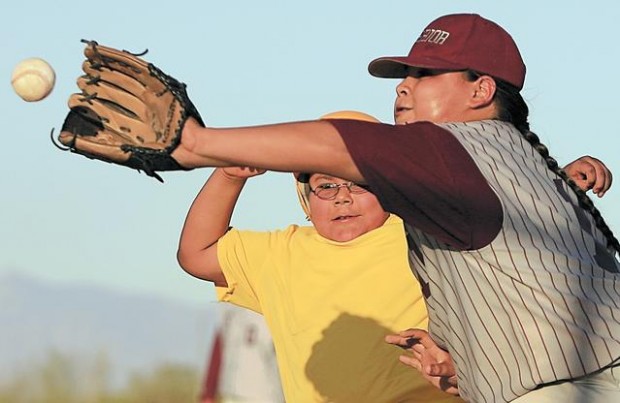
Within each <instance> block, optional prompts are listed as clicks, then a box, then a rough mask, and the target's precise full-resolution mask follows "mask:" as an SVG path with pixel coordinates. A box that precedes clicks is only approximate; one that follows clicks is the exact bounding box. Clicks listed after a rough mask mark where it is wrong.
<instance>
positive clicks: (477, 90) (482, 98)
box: [469, 75, 497, 109]
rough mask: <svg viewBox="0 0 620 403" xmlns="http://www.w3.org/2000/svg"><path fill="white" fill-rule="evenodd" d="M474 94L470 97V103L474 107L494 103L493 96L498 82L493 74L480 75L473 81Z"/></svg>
mask: <svg viewBox="0 0 620 403" xmlns="http://www.w3.org/2000/svg"><path fill="white" fill-rule="evenodd" d="M472 85H473V88H472V96H471V97H470V104H469V106H471V107H472V108H474V109H479V108H483V107H485V106H489V105H491V104H492V103H493V97H494V96H495V91H497V84H496V83H495V80H494V79H493V77H491V76H486V75H483V76H480V77H478V79H477V80H476V81H474V82H472Z"/></svg>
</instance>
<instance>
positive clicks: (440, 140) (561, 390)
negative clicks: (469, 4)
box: [173, 14, 620, 403]
mask: <svg viewBox="0 0 620 403" xmlns="http://www.w3.org/2000/svg"><path fill="white" fill-rule="evenodd" d="M369 70H370V72H371V74H373V75H375V76H379V77H392V78H401V79H402V81H401V82H400V84H399V85H398V86H397V98H396V102H395V119H396V123H397V125H395V126H392V125H385V124H376V123H368V122H355V121H348V120H335V121H330V122H325V121H322V122H298V123H290V124H280V125H267V126H261V127H252V128H237V129H225V130H221V129H220V130H218V129H212V128H202V127H199V126H198V125H197V124H196V123H195V122H193V121H189V122H188V124H187V125H186V127H185V129H184V132H183V137H182V142H181V147H180V148H179V149H177V150H176V151H175V153H174V154H173V156H174V157H175V158H176V159H177V160H178V161H179V162H180V163H181V165H183V166H186V167H196V166H221V165H226V164H243V165H248V166H258V167H262V168H267V169H274V170H283V171H309V172H326V173H329V174H331V175H334V176H337V177H342V178H346V179H349V180H352V181H355V182H358V183H359V182H365V183H367V184H368V185H369V186H370V188H371V189H372V191H373V193H374V194H375V195H377V197H378V198H379V200H380V201H381V203H382V205H383V206H384V208H385V209H386V210H388V211H391V212H394V213H396V214H398V215H399V216H401V217H402V218H403V219H404V220H405V222H406V223H407V225H408V230H409V238H408V241H409V247H410V257H411V260H412V262H413V263H414V264H413V268H414V270H415V271H416V274H417V276H418V277H419V279H420V282H421V284H422V287H423V291H424V293H425V297H426V300H427V305H428V309H429V317H430V334H431V336H432V337H433V339H434V340H435V342H437V344H439V345H440V346H441V347H443V348H445V349H446V350H447V351H449V353H450V354H451V356H452V358H453V360H454V362H455V364H456V369H457V376H458V383H459V389H460V392H461V395H462V397H464V398H465V399H467V400H471V401H477V402H502V401H505V402H507V401H518V402H520V403H522V402H551V401H553V402H556V401H565V402H582V401H583V402H585V401H587V402H611V401H620V373H619V372H620V371H619V368H618V367H617V365H618V359H619V357H620V263H619V262H618V260H617V258H616V255H617V254H618V252H619V250H620V244H619V243H618V240H617V239H616V238H615V236H614V235H613V233H612V231H611V230H610V228H609V227H608V226H607V224H606V223H605V221H604V219H603V218H602V216H601V214H600V213H599V212H598V210H597V209H596V208H595V207H594V206H593V204H592V202H591V201H590V199H589V198H588V197H587V196H586V195H585V194H584V193H583V192H582V191H580V190H579V189H578V188H577V186H575V184H574V183H573V182H572V181H571V180H569V178H568V177H567V175H566V173H565V172H563V171H562V170H561V169H559V168H558V166H557V163H556V162H555V161H554V160H553V159H552V158H551V157H549V154H548V152H547V150H546V148H545V147H544V146H543V145H542V144H541V143H540V142H539V141H538V138H537V137H536V136H535V135H534V134H533V133H532V132H530V131H529V123H528V110H527V105H526V104H525V102H524V100H523V98H522V97H521V95H520V90H521V89H522V87H523V83H524V80H525V65H524V63H523V61H522V58H521V55H520V53H519V50H518V48H517V46H516V44H515V43H514V41H513V40H512V38H511V37H510V35H509V34H508V33H507V32H506V31H505V30H503V29H502V28H501V27H499V26H498V25H497V24H495V23H493V22H491V21H489V20H486V19H484V18H482V17H480V16H478V15H470V14H468V15H465V14H459V15H449V16H444V17H441V18H439V19H437V20H435V21H433V22H432V23H431V24H430V25H429V26H428V27H427V28H426V29H425V30H424V31H423V33H422V35H420V37H419V38H418V40H417V41H416V43H415V44H414V46H413V47H412V49H411V51H410V53H409V55H408V56H406V57H387V58H380V59H377V60H375V61H373V62H372V63H371V64H370V66H369ZM390 341H391V342H393V343H395V344H400V345H402V346H404V347H407V346H409V344H408V343H410V341H411V340H410V339H409V337H408V336H406V335H405V337H400V336H396V337H395V338H393V339H390Z"/></svg>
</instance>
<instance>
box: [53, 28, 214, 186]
mask: <svg viewBox="0 0 620 403" xmlns="http://www.w3.org/2000/svg"><path fill="white" fill-rule="evenodd" d="M82 42H84V43H86V48H85V49H84V55H85V56H86V60H85V61H84V63H83V64H82V70H84V73H85V74H84V75H82V76H80V77H79V78H78V80H77V85H78V87H79V89H80V90H81V92H80V93H76V94H72V95H71V96H70V97H69V108H70V111H69V114H68V115H67V117H66V119H65V121H64V124H63V126H62V129H61V132H60V134H59V136H58V141H59V142H60V143H61V144H63V145H64V146H65V147H63V146H60V145H58V144H56V145H57V146H59V148H61V149H63V150H70V151H72V152H74V153H77V154H81V155H84V156H86V157H88V158H91V159H97V160H101V161H106V162H110V163H114V164H118V165H124V166H127V167H130V168H134V169H137V170H138V171H144V172H145V173H146V174H147V175H149V176H152V177H154V178H156V179H158V180H159V181H161V182H163V180H162V178H161V177H160V176H159V175H158V174H157V173H156V171H171V170H183V169H185V168H183V167H182V166H180V165H179V164H178V163H177V162H176V161H175V160H174V159H173V158H172V157H171V156H170V154H171V153H172V151H173V150H174V149H175V148H176V147H177V146H178V145H179V143H180V141H181V131H182V130H183V125H184V124H185V122H186V121H187V119H188V118H190V117H193V118H195V119H196V120H197V121H198V122H199V123H200V124H201V125H203V126H204V123H203V121H202V118H201V117H200V115H199V113H198V111H197V110H196V108H195V107H194V105H193V104H192V102H191V101H190V99H189V97H188V95H187V92H186V90H185V87H186V86H185V84H183V83H181V82H179V81H177V80H176V79H174V78H172V77H170V76H169V75H167V74H165V73H164V72H162V71H161V70H160V69H158V68H157V67H155V66H154V65H153V64H152V63H148V62H146V61H144V60H143V59H141V58H140V56H142V55H144V54H145V53H146V52H144V53H142V54H133V53H130V52H128V51H125V50H117V49H113V48H109V47H106V46H101V45H99V44H98V43H97V42H95V41H84V40H83V41H82ZM52 133H53V132H52ZM52 140H53V134H52Z"/></svg>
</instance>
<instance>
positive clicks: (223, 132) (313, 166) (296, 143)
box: [172, 119, 363, 182]
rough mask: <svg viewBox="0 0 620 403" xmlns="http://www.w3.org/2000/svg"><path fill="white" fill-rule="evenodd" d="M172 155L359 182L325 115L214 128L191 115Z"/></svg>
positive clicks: (185, 160)
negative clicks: (323, 175)
mask: <svg viewBox="0 0 620 403" xmlns="http://www.w3.org/2000/svg"><path fill="white" fill-rule="evenodd" d="M172 157H173V158H174V159H175V160H176V161H178V162H179V163H180V164H181V165H182V166H184V167H187V168H197V167H209V166H226V165H232V166H253V167H259V168H263V169H268V170H272V171H283V172H323V173H326V174H329V175H333V176H336V177H339V178H344V179H349V180H352V181H354V182H363V178H362V176H361V174H360V172H359V171H358V169H357V167H356V166H355V164H354V163H353V160H352V159H351V156H350V155H349V152H348V151H347V149H346V147H345V144H344V142H343V141H342V139H341V137H340V135H339V134H338V131H337V130H336V129H335V128H334V126H332V125H331V124H330V123H329V122H327V121H325V120H322V121H321V120H319V121H310V122H294V123H282V124H275V125H266V126H254V127H244V128H234V129H233V128H226V129H214V128H208V127H206V128H205V127H202V126H200V125H199V124H198V123H196V121H195V120H193V119H190V120H188V121H187V123H186V124H185V127H184V128H183V134H182V137H181V144H180V145H179V147H178V148H177V149H176V150H174V152H173V153H172Z"/></svg>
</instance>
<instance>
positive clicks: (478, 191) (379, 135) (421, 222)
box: [331, 120, 503, 250]
mask: <svg viewBox="0 0 620 403" xmlns="http://www.w3.org/2000/svg"><path fill="white" fill-rule="evenodd" d="M331 123H332V124H333V125H334V127H335V128H336V129H337V130H338V132H339V133H340V135H341V136H342V139H343V140H344V142H345V144H346V146H347V148H348V151H349V153H350V154H351V157H352V158H353V161H354V162H355V164H356V165H357V168H358V169H359V170H360V172H361V173H362V175H363V176H364V178H365V179H366V182H367V184H368V185H369V186H370V189H371V191H372V192H373V193H374V194H375V195H376V196H377V197H378V199H379V200H380V202H381V204H382V205H383V207H384V209H385V210H387V211H389V212H392V213H394V214H397V215H399V216H400V217H401V218H402V219H403V220H405V221H406V222H407V223H408V224H410V225H412V226H414V227H416V228H418V229H420V230H422V231H424V232H426V233H427V234H429V235H432V236H433V237H435V238H437V239H438V240H440V241H442V242H445V243H447V244H448V245H450V246H452V247H454V248H456V249H459V250H468V249H479V248H481V247H483V246H485V245H487V244H488V243H490V242H491V241H492V240H493V239H494V238H495V236H496V235H497V233H498V232H499V230H500V229H501V226H502V219H503V213H502V207H501V203H500V201H499V198H498V197H497V195H496V194H495V192H494V191H493V190H492V189H491V187H490V186H489V184H488V182H487V181H486V179H485V178H484V176H483V175H482V173H481V172H480V170H479V169H478V167H477V166H476V164H475V162H474V161H473V159H472V158H471V156H470V155H469V153H468V152H467V151H466V150H465V148H463V146H462V145H461V144H460V143H459V141H458V140H457V139H456V138H455V137H454V136H453V135H452V134H451V133H450V132H449V131H447V130H445V129H443V128H441V127H439V126H437V125H434V124H432V123H428V122H420V123H413V124H408V125H388V124H376V123H369V122H360V121H354V120H332V121H331Z"/></svg>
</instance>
